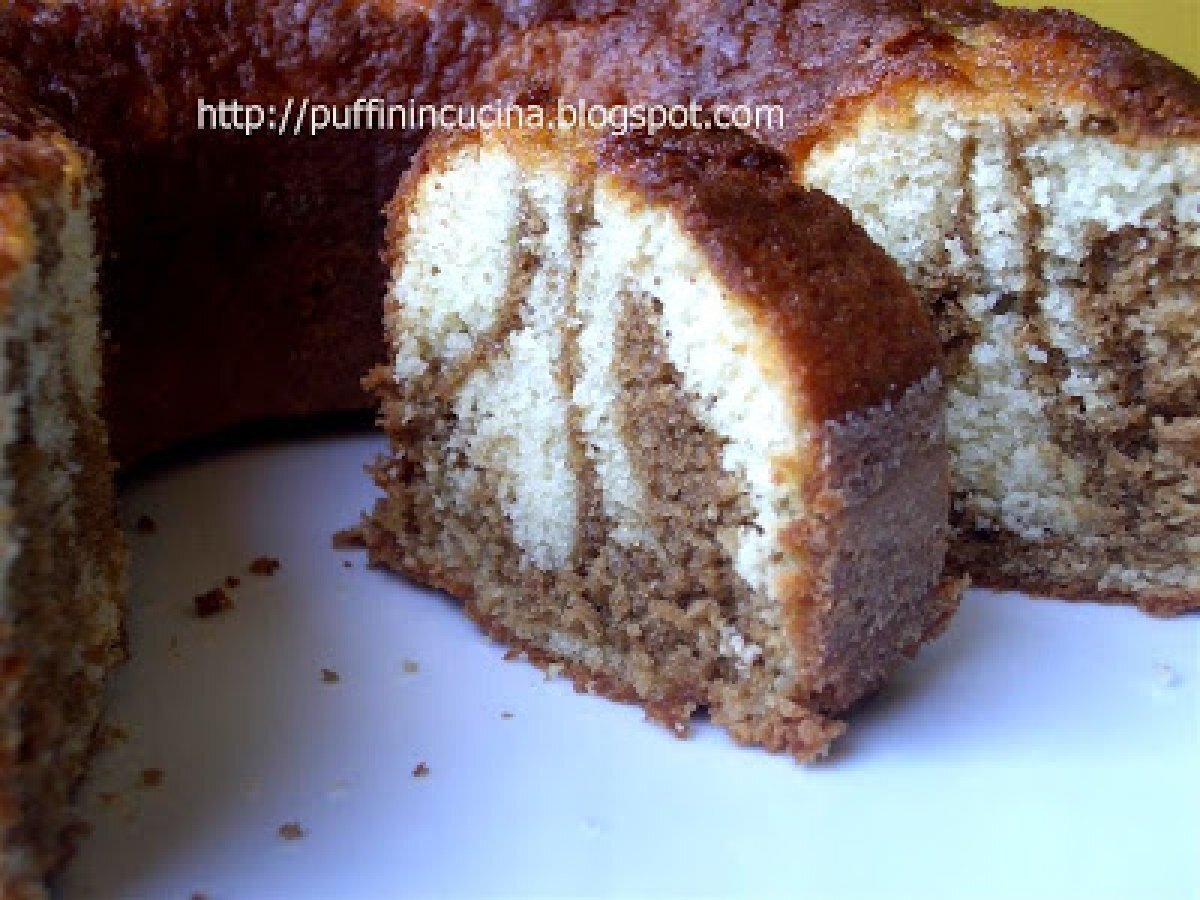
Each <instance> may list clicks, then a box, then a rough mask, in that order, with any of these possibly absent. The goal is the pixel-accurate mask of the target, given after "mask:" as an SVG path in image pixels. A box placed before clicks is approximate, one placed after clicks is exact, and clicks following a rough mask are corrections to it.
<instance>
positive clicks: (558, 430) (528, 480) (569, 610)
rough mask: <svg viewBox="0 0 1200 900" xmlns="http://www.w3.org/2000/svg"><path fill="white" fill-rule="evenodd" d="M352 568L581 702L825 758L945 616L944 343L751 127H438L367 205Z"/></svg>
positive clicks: (952, 593)
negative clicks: (426, 604)
mask: <svg viewBox="0 0 1200 900" xmlns="http://www.w3.org/2000/svg"><path fill="white" fill-rule="evenodd" d="M387 253H388V254H389V256H390V260H391V265H392V273H393V282H392V287H391V292H390V295H389V297H388V299H387V301H386V308H387V311H386V326H387V329H388V334H389V337H390V346H391V350H392V358H391V365H390V366H387V367H383V368H381V369H379V370H378V371H377V372H376V373H374V375H373V376H372V378H371V379H370V380H371V382H372V384H373V386H374V388H375V390H376V391H377V392H378V394H379V396H380V398H381V401H382V420H383V423H384V425H385V428H386V430H387V432H388V434H389V437H390V439H391V447H392V452H391V455H390V456H389V457H387V458H385V459H383V460H381V461H380V463H379V465H378V468H377V472H376V475H377V480H378V482H379V484H380V486H381V487H382V488H383V490H384V492H385V497H384V498H383V499H382V500H381V501H380V502H379V504H378V505H377V507H376V509H375V511H374V512H373V514H372V515H371V516H370V517H369V519H368V521H367V522H366V523H365V526H364V536H365V538H366V541H367V544H368V547H369V548H370V551H371V554H372V557H373V559H374V560H375V561H377V562H380V563H383V564H386V565H389V566H392V567H394V568H396V569H398V570H400V571H402V572H405V573H408V574H409V575H411V576H413V577H415V578H417V579H418V580H420V581H423V582H426V583H428V584H431V585H435V586H437V587H441V588H444V589H445V590H447V591H449V592H450V593H451V594H454V595H455V596H457V597H459V598H460V599H462V600H463V601H465V603H466V606H467V609H468V611H469V612H470V613H471V615H472V616H473V617H475V618H476V619H477V620H478V621H480V622H481V623H482V625H483V626H484V627H485V628H486V629H487V630H488V631H489V632H491V633H492V634H493V635H495V636H497V637H499V638H500V639H501V640H503V641H505V642H507V643H509V644H511V645H512V646H513V647H515V648H518V649H520V650H524V651H526V652H527V653H528V654H529V656H530V657H531V658H533V659H534V660H536V661H541V662H544V663H554V664H558V665H562V666H565V668H566V670H567V672H568V673H569V674H570V675H571V676H572V677H573V678H574V679H575V681H576V682H577V684H579V685H581V686H583V687H585V688H587V689H589V690H592V691H595V692H598V693H602V694H607V695H610V696H613V697H616V698H620V699H628V700H635V701H637V702H640V703H642V704H644V706H645V707H646V709H647V711H648V714H649V715H650V716H651V717H652V718H655V719H658V720H660V721H662V722H664V723H666V724H668V725H670V726H671V727H672V728H674V729H676V730H678V731H680V732H684V731H686V729H687V723H688V720H689V718H690V717H691V715H692V713H693V712H694V711H695V710H697V709H698V708H701V707H703V708H706V709H707V710H708V713H709V715H710V716H711V718H712V720H713V721H715V722H717V723H719V724H721V725H723V726H724V727H726V728H727V729H728V730H729V731H730V733H731V734H732V735H733V736H734V737H735V738H736V739H738V740H739V741H743V742H747V743H754V744H761V745H764V746H766V747H769V748H771V749H773V750H783V751H788V752H791V753H793V754H795V755H796V756H798V757H799V758H801V759H809V758H812V757H814V756H816V755H818V754H820V753H822V752H823V751H824V750H825V748H826V747H827V746H828V744H829V742H830V741H831V740H832V739H833V738H834V737H835V736H836V735H837V734H838V733H839V732H840V730H841V729H842V727H843V726H842V723H841V722H840V719H839V717H840V716H841V715H842V714H843V713H845V712H846V710H847V709H848V708H849V707H850V706H851V705H852V704H853V703H854V702H855V701H857V700H859V699H860V698H862V697H864V696H865V695H867V694H869V693H870V692H871V691H873V690H874V689H876V688H877V687H878V686H879V685H880V684H881V683H882V682H883V680H884V679H885V678H886V677H887V676H888V674H889V673H890V672H891V671H892V670H893V669H894V668H895V667H896V666H897V664H898V663H899V662H900V660H901V659H902V658H904V657H907V656H911V655H912V654H913V653H914V652H915V651H916V649H917V647H918V646H919V645H920V644H921V642H922V641H924V640H927V639H928V638H930V637H932V636H933V635H935V634H936V633H938V631H939V630H940V629H941V628H942V627H943V626H944V625H945V623H946V622H947V621H948V618H949V616H950V615H951V613H952V612H953V610H954V608H955V605H956V603H957V590H956V588H955V586H954V585H943V584H942V583H941V567H942V560H943V555H944V550H945V540H946V535H947V514H948V510H947V504H948V488H947V478H948V474H947V457H946V449H945V444H944V433H943V427H944V425H943V412H944V406H943V400H944V398H943V389H942V385H941V381H940V374H939V371H938V367H937V366H938V362H939V353H938V349H937V345H936V338H935V336H934V334H933V332H932V330H931V327H930V325H929V323H928V321H927V319H926V318H925V316H924V314H923V313H922V311H921V310H920V308H919V305H918V303H917V301H916V299H915V297H914V296H913V295H912V293H911V291H910V289H909V288H908V287H907V285H906V283H905V282H904V280H903V278H902V277H901V275H900V273H899V271H898V270H897V269H896V268H895V267H894V265H893V264H892V263H891V262H890V261H889V260H888V259H887V257H886V255H884V254H883V253H882V252H881V251H880V250H878V249H877V248H876V247H875V246H874V245H873V244H872V243H871V242H870V241H869V240H868V239H867V238H866V236H865V235H864V234H863V233H862V232H861V231H860V230H859V229H858V228H857V227H856V226H855V225H854V224H853V223H852V221H851V219H850V217H849V215H848V213H846V212H845V210H843V209H842V208H841V207H839V206H838V205H837V204H835V203H834V202H832V201H831V200H829V198H828V197H825V196H823V195H821V194H819V193H815V192H805V191H802V190H801V189H799V188H797V187H795V186H794V185H793V184H791V182H790V179H789V176H788V168H787V163H786V160H785V159H784V158H783V157H781V156H778V155H776V154H775V153H774V152H773V151H771V150H769V149H768V148H766V147H765V146H763V145H761V144H759V143H757V142H755V141H754V140H753V139H751V138H749V137H747V136H746V135H743V134H740V133H735V132H729V131H712V130H710V131H705V130H700V129H697V130H686V131H674V130H673V131H669V132H661V133H659V134H657V135H654V136H651V135H648V134H646V133H631V134H628V135H625V136H623V137H618V136H616V135H613V134H605V133H602V132H593V131H575V130H559V131H557V132H555V131H539V130H528V129H520V128H512V129H495V130H485V131H483V132H475V133H458V134H442V135H437V136H435V137H433V138H431V140H430V141H429V143H428V144H427V145H426V147H425V148H424V149H423V150H422V152H421V154H420V155H419V156H418V158H417V160H416V162H415V164H414V168H413V170H412V171H410V173H408V174H407V175H406V176H405V178H404V180H403V182H402V185H401V189H400V191H399V193H398V194H397V198H396V200H395V201H394V202H393V205H392V207H391V210H390V231H389V242H388V249H387Z"/></svg>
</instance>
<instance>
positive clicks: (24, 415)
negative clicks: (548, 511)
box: [0, 65, 125, 900]
mask: <svg viewBox="0 0 1200 900" xmlns="http://www.w3.org/2000/svg"><path fill="white" fill-rule="evenodd" d="M90 165H91V164H90V160H89V159H88V157H87V156H86V155H84V154H83V153H81V152H80V151H79V150H78V149H77V148H75V147H74V146H73V145H72V144H70V143H69V142H68V141H67V140H66V139H65V138H64V137H63V136H62V135H61V134H60V133H58V132H57V130H56V129H55V128H54V127H53V126H52V125H51V124H50V123H49V122H48V121H47V120H46V119H44V118H43V117H41V116H40V115H39V114H38V113H36V112H35V111H34V110H33V109H32V108H31V107H30V106H29V105H27V104H26V103H25V102H23V100H22V89H21V85H20V84H19V82H18V80H17V77H16V75H15V73H13V72H12V71H11V70H9V69H8V68H6V67H4V66H2V65H0V382H2V384H3V388H2V391H0V896H2V897H4V898H6V900H7V898H13V900H17V898H26V897H40V896H42V893H41V890H42V879H43V876H44V875H45V874H46V872H47V871H49V870H50V869H52V868H53V867H54V866H56V865H57V864H59V863H60V862H61V861H62V859H64V857H65V856H66V854H67V853H69V845H68V841H69V836H70V833H71V828H70V826H71V824H72V811H71V806H70V802H69V801H70V792H71V789H72V788H73V786H74V785H75V782H76V781H78V779H79V778H80V777H81V776H82V775H83V774H84V770H85V766H86V763H87V757H88V752H89V750H90V747H91V742H92V739H93V733H94V731H95V728H96V724H97V721H98V717H99V713H100V705H101V697H102V692H103V682H104V676H105V675H106V673H107V672H108V670H109V669H110V668H111V667H112V666H113V665H114V664H116V663H117V662H118V661H119V660H120V659H121V657H122V653H123V640H122V630H121V629H122V620H121V611H122V604H123V602H124V598H123V594H124V589H125V550H124V544H123V541H122V538H121V534H120V531H119V530H118V527H117V523H116V515H115V508H114V500H113V484H112V465H111V464H110V462H109V457H108V451H107V443H106V437H105V430H104V426H103V423H102V421H101V419H100V412H99V405H100V347H99V304H98V298H97V295H96V260H95V248H94V236H93V229H92V219H91V204H92V201H93V194H94V178H93V175H92V173H91V168H90Z"/></svg>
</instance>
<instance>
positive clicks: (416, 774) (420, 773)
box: [412, 760, 429, 778]
mask: <svg viewBox="0 0 1200 900" xmlns="http://www.w3.org/2000/svg"><path fill="white" fill-rule="evenodd" d="M412 773H413V778H425V777H426V776H428V775H429V766H427V765H426V764H425V762H424V761H423V760H422V761H421V762H419V763H417V764H416V766H414V767H413V771H412Z"/></svg>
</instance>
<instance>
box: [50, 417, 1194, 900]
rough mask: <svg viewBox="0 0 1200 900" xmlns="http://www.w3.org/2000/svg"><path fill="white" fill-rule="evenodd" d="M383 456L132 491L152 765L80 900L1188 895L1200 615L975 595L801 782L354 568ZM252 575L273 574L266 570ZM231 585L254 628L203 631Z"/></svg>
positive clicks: (116, 691)
mask: <svg viewBox="0 0 1200 900" xmlns="http://www.w3.org/2000/svg"><path fill="white" fill-rule="evenodd" d="M380 447H381V444H380V442H379V441H378V440H377V439H375V438H373V437H371V438H369V437H341V438H336V439H334V438H331V439H327V440H318V441H310V442H306V443H300V444H290V445H288V444H284V445H272V446H264V447H258V448H253V449H249V450H245V451H241V452H237V453H232V454H229V455H227V456H223V457H219V458H215V459H210V460H207V461H203V462H198V463H192V464H188V465H183V466H179V467H176V468H175V469H174V470H171V471H168V472H166V473H161V474H159V475H157V476H154V477H152V478H150V479H148V480H146V481H144V482H142V483H140V484H137V485H135V486H134V487H133V488H131V489H130V490H129V491H127V493H126V495H125V497H124V502H123V507H124V509H123V515H124V517H125V520H126V522H127V523H132V522H133V521H134V520H136V519H137V517H138V516H140V515H143V514H148V515H150V516H152V517H153V518H154V519H155V520H156V521H157V523H158V530H157V533H155V534H153V535H137V534H135V535H133V537H132V541H133V545H134V553H135V566H134V575H135V589H134V593H133V598H132V606H133V619H132V624H131V629H130V634H131V640H132V650H133V659H132V661H131V662H130V663H129V664H128V665H126V666H125V667H124V668H123V669H122V670H121V672H120V673H119V675H118V676H117V677H116V679H115V681H114V684H113V689H112V697H111V707H110V708H111V714H110V718H111V719H112V720H114V721H116V722H119V723H123V724H124V725H125V726H127V728H128V730H129V735H130V736H129V738H128V740H127V741H125V742H123V743H117V744H115V745H113V746H112V747H111V748H110V749H108V750H106V751H105V752H103V753H102V754H101V755H100V757H99V758H98V759H97V762H96V765H95V769H94V775H93V777H92V778H91V779H89V781H88V782H87V784H86V786H85V790H84V792H83V800H84V805H85V814H86V816H87V818H88V819H89V820H90V822H91V824H92V826H93V829H94V830H93V833H92V835H91V837H90V838H88V839H87V840H86V841H85V842H84V843H83V845H82V846H81V848H80V852H79V854H78V856H77V858H76V859H75V861H74V863H73V864H72V865H71V866H70V868H69V869H68V870H67V871H66V872H65V874H64V876H63V877H62V878H61V879H60V883H59V891H58V894H59V896H60V897H62V898H65V900H76V898H88V897H97V898H117V897H121V898H125V897H130V898H141V897H145V898H187V897H190V896H191V894H192V893H193V892H197V891H198V892H203V893H204V894H205V895H206V896H208V897H211V898H213V900H224V898H231V900H233V898H276V897H278V898H289V900H303V898H310V897H311V898H334V897H346V898H376V897H378V898H399V897H434V896H437V897H483V896H488V897H597V896H614V897H634V896H639V897H649V896H665V895H675V896H687V897H698V896H722V897H725V896H746V897H755V898H762V897H767V896H785V897H813V898H837V897H888V898H889V900H900V898H906V897H913V898H921V900H931V898H936V897H967V896H970V897H973V898H982V897H998V898H1000V897H1002V898H1020V900H1034V898H1039V897H1046V898H1062V897H1086V898H1089V900H1098V898H1103V897H1130V898H1133V897H1138V898H1155V900H1168V898H1176V897H1178V898H1182V897H1194V896H1196V891H1197V889H1198V887H1200V877H1198V875H1197V868H1196V853H1197V848H1198V847H1200V812H1198V811H1200V779H1198V770H1197V762H1198V760H1200V728H1198V699H1200V692H1198V689H1197V685H1198V684H1200V671H1198V668H1200V666H1198V643H1200V620H1198V619H1197V617H1194V616H1193V617H1190V618H1186V619H1182V620H1176V621H1157V620H1154V619H1151V618H1148V617H1146V616H1143V615H1141V614H1140V613H1137V612H1135V611H1132V610H1129V609H1123V608H1106V607H1100V606H1075V605H1068V604H1063V603H1050V602H1044V601H1037V600H1032V599H1029V598H1025V597H1021V596H1003V595H994V594H988V593H984V592H978V591H977V592H972V593H971V594H970V595H969V596H968V597H967V598H966V600H965V602H964V604H963V609H962V612H961V614H960V615H959V617H958V618H957V620H956V621H955V623H954V624H953V625H952V627H951V630H950V632H949V633H948V634H947V635H946V637H944V638H943V639H942V640H941V641H939V642H937V643H936V644H934V645H933V646H931V647H929V648H927V649H926V650H925V651H924V652H923V653H922V655H921V657H920V658H919V660H918V661H917V662H916V663H915V664H914V665H912V666H910V667H909V668H907V669H906V670H905V671H904V672H903V673H902V674H901V675H900V676H899V677H898V678H897V679H896V680H895V682H894V683H893V684H892V685H891V686H890V687H889V688H888V689H887V690H886V692H885V693H884V694H883V695H882V696H881V697H880V698H879V699H878V700H876V701H875V702H873V703H872V704H870V705H869V706H868V707H867V708H866V709H865V710H863V712H862V713H861V714H859V715H857V716H856V717H855V718H854V720H853V722H852V727H851V729H850V732H849V734H848V735H847V737H846V738H845V739H844V740H842V741H841V743H839V744H838V745H837V749H836V751H835V753H834V755H833V757H832V758H831V759H830V760H828V761H826V762H824V763H822V764H819V765H816V766H810V767H802V766H798V765H796V764H795V763H794V762H792V761H791V760H790V759H787V758H783V757H779V756H771V755H768V754H766V753H762V752H759V751H755V750H746V749H742V748H738V747H736V746H734V745H733V744H732V743H731V742H730V741H729V740H728V739H727V738H726V736H725V735H724V734H723V733H722V732H720V731H719V730H717V729H715V728H713V727H711V726H708V725H700V726H698V727H697V728H696V733H695V735H694V737H693V739H692V740H690V741H680V740H677V739H675V738H674V737H672V736H671V735H670V734H668V733H667V732H666V731H665V730H663V729H661V728H659V727H657V726H655V725H652V724H648V723H646V722H644V721H643V717H642V713H641V712H640V711H639V710H637V709H635V708H633V707H629V706H621V705H617V704H613V703H609V702H607V701H604V700H600V699H597V698H593V697H587V696H579V695H576V694H575V693H574V692H573V691H572V689H571V687H570V685H569V684H567V683H565V682H563V681H546V680H545V679H544V678H543V676H542V675H541V674H540V673H539V672H538V671H537V670H535V669H534V668H532V667H531V666H529V665H528V664H525V663H510V662H504V661H503V660H502V656H503V652H504V651H503V648H501V647H499V646H497V645H496V644H493V643H491V642H489V641H488V640H487V639H486V638H484V637H483V636H482V635H481V634H480V633H479V632H478V631H477V630H476V628H475V627H474V626H473V625H471V624H470V623H469V622H468V621H467V620H466V619H465V618H464V617H463V616H462V615H461V614H460V612H459V610H458V609H457V607H456V606H455V605H454V604H453V603H452V602H450V601H449V600H447V599H445V598H444V597H443V596H441V595H438V594H435V593H432V592H429V591H425V590H422V589H419V588H416V587H413V586H411V585H409V584H407V583H405V582H404V581H402V580H401V579H400V578H398V577H395V576H392V575H389V574H385V573H383V572H375V571H370V570H367V569H365V568H364V566H363V559H362V557H361V555H360V554H358V553H355V552H346V551H337V550H334V549H332V548H331V545H330V534H331V533H332V532H333V531H334V530H336V529H338V528H341V527H343V526H346V525H349V524H351V523H352V522H354V521H355V520H356V518H357V515H358V512H359V510H361V509H362V508H364V507H365V506H367V505H368V504H369V503H370V502H371V500H372V498H373V495H374V489H373V487H372V486H371V485H370V483H369V481H368V480H367V478H366V477H365V476H364V475H363V474H362V465H363V464H364V463H365V462H366V461H367V460H368V459H369V458H370V457H371V456H373V454H374V453H375V452H377V451H378V450H379V449H380ZM261 555H267V556H273V557H277V558H278V559H279V560H280V561H281V562H282V568H281V569H280V570H279V572H278V573H277V574H275V575H274V576H272V577H261V576H258V577H256V576H253V575H249V574H248V573H247V572H246V566H247V564H248V563H249V561H250V560H251V559H253V558H254V557H257V556H261ZM344 560H349V561H351V563H352V565H353V568H345V567H344V565H343V561H344ZM226 575H237V576H238V577H240V578H241V582H242V584H241V587H240V588H239V589H238V590H236V591H235V592H234V594H235V596H236V606H235V608H234V609H232V610H231V611H229V612H227V613H225V614H223V615H219V616H216V617H213V618H211V619H206V620H200V619H197V618H196V617H195V616H194V615H193V614H192V597H193V596H195V595H196V594H198V593H200V592H202V591H205V590H207V589H209V588H211V587H214V586H216V585H218V584H219V583H220V582H221V580H222V579H223V578H224V576H226ZM406 660H410V661H415V662H416V663H417V664H418V665H419V670H418V671H416V672H408V671H405V665H404V664H405V661H406ZM322 668H329V669H334V670H336V671H337V673H338V675H339V676H340V682H338V683H336V684H326V683H323V681H322V674H321V670H322ZM506 711H507V712H511V713H512V714H513V715H512V718H502V716H501V713H502V712H506ZM422 762H424V763H425V764H426V765H427V766H428V768H429V774H428V776H427V777H424V778H416V777H414V776H413V774H412V772H413V769H414V767H415V766H417V765H418V764H419V763H422ZM146 768H159V769H162V770H163V773H164V779H163V782H162V784H161V785H160V786H158V787H146V786H141V785H140V778H141V772H142V770H143V769H146ZM111 794H115V795H116V796H115V797H114V796H111ZM287 822H297V823H299V824H300V826H301V827H302V828H303V829H304V831H305V836H304V837H303V838H302V839H300V840H292V841H288V840H284V839H283V838H281V837H280V836H279V834H278V830H279V828H280V826H281V825H283V824H284V823H287Z"/></svg>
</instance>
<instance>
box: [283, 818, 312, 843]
mask: <svg viewBox="0 0 1200 900" xmlns="http://www.w3.org/2000/svg"><path fill="white" fill-rule="evenodd" d="M307 835H308V832H307V831H305V830H304V827H303V826H302V825H301V824H300V823H299V822H284V823H283V824H282V825H280V826H279V836H280V837H281V838H283V839H284V840H285V841H298V840H300V839H301V838H303V837H307Z"/></svg>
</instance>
